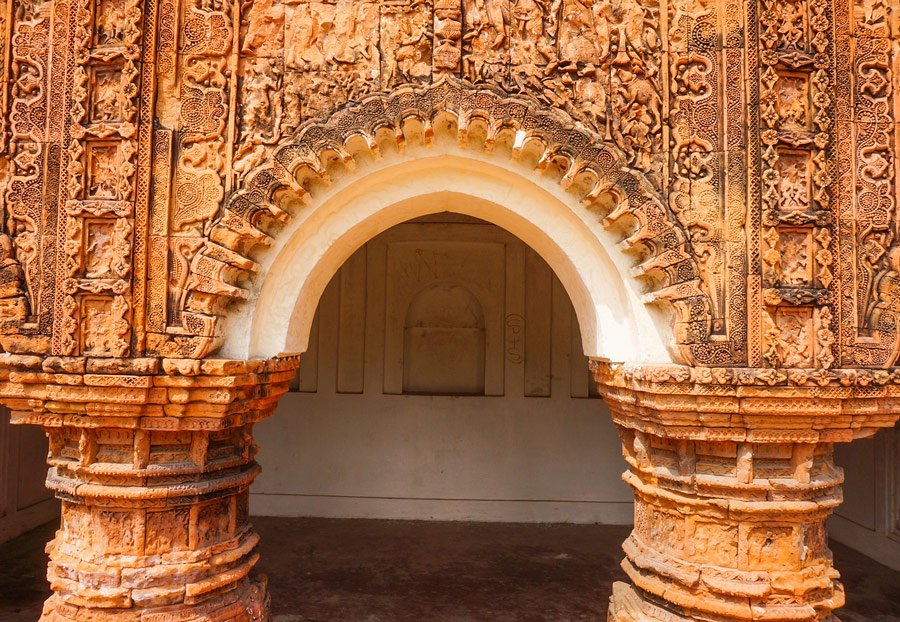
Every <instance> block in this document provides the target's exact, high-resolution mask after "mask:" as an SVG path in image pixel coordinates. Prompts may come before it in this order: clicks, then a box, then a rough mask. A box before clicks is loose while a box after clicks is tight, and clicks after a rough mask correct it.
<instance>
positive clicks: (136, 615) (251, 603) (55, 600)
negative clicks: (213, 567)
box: [41, 575, 271, 622]
mask: <svg viewBox="0 0 900 622" xmlns="http://www.w3.org/2000/svg"><path fill="white" fill-rule="evenodd" d="M270 601H271V598H270V596H269V591H268V580H267V578H266V576H265V575H257V576H255V577H253V578H252V579H245V580H243V581H241V582H240V584H239V585H238V586H237V587H234V588H233V589H230V590H228V591H227V592H223V593H219V594H216V595H214V596H211V597H209V598H208V599H206V600H203V601H202V602H200V603H197V604H193V605H185V604H179V605H176V606H160V607H151V606H148V607H142V608H135V607H129V608H108V609H98V608H97V607H94V606H79V605H77V604H74V603H72V602H70V601H67V600H66V599H65V598H64V597H62V596H60V595H58V594H54V595H53V596H51V597H50V598H49V599H48V600H47V601H46V602H45V603H44V609H43V612H42V614H41V622H269V620H271V616H270Z"/></svg>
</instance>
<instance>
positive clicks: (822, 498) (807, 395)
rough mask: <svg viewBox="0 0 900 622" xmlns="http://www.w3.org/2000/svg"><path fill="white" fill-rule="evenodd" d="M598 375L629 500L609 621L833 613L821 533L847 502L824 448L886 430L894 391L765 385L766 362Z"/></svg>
mask: <svg viewBox="0 0 900 622" xmlns="http://www.w3.org/2000/svg"><path fill="white" fill-rule="evenodd" d="M594 370H595V377H596V379H597V381H598V383H599V386H600V389H601V392H602V393H603V396H604V399H605V401H606V402H607V404H608V405H609V406H610V410H611V414H612V417H613V420H614V421H615V423H616V425H617V427H618V429H619V434H620V436H621V438H622V447H623V455H624V457H625V460H626V462H627V464H628V470H627V471H626V472H625V474H624V476H623V479H624V480H625V481H626V482H627V483H628V484H629V485H630V486H631V488H632V490H633V491H634V498H635V510H634V523H635V524H634V530H633V531H632V533H631V535H630V536H629V538H628V539H627V540H626V541H625V543H624V545H623V549H624V551H625V559H624V560H623V562H622V568H623V569H624V570H625V572H626V574H627V575H628V577H629V579H630V581H631V583H630V584H624V583H617V584H616V585H615V586H614V588H613V597H612V600H611V603H610V613H609V619H610V620H611V621H614V622H647V621H665V622H675V621H688V620H704V621H710V622H713V621H715V622H738V621H748V622H749V621H751V620H754V621H755V620H767V621H771V622H791V621H793V622H801V621H803V622H812V621H817V620H832V619H834V617H833V615H832V612H833V611H834V610H836V609H839V608H840V607H842V606H843V604H844V593H843V588H842V586H841V584H840V582H839V581H838V579H839V574H838V572H837V571H836V570H835V569H834V567H833V565H832V558H831V552H830V550H829V549H828V543H827V534H826V528H825V520H826V519H827V517H828V516H829V515H830V513H831V512H832V511H833V510H834V509H835V508H836V507H837V506H838V505H840V503H841V501H842V493H841V484H842V482H843V472H842V471H841V469H840V468H838V467H836V466H835V465H834V462H833V444H834V443H835V442H847V441H851V440H853V439H854V438H859V437H862V436H866V435H869V434H872V433H874V432H875V431H876V430H877V429H878V428H880V427H886V426H889V425H893V421H895V420H896V418H897V415H895V414H889V413H896V412H898V410H900V408H898V407H900V403H898V401H897V399H896V397H894V394H895V393H897V392H896V387H894V386H882V387H879V388H878V389H877V390H872V387H864V388H862V389H863V390H860V389H861V387H855V386H850V383H846V384H847V386H834V387H829V386H827V385H824V386H823V385H820V384H818V382H813V383H812V384H811V385H810V386H805V385H803V384H797V381H798V380H800V379H801V377H800V376H795V378H794V382H793V383H792V382H791V381H790V380H788V378H787V374H783V373H782V372H777V373H776V375H775V377H774V379H775V380H776V381H777V382H776V384H773V385H769V384H768V383H769V382H771V381H772V379H773V376H772V372H773V370H709V369H690V368H680V367H633V368H625V367H618V366H612V365H608V364H600V363H595V364H594ZM779 383H780V384H779ZM835 384H838V385H839V383H837V382H836V383H835ZM898 394H900V393H898Z"/></svg>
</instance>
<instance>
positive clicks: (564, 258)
mask: <svg viewBox="0 0 900 622" xmlns="http://www.w3.org/2000/svg"><path fill="white" fill-rule="evenodd" d="M446 211H449V212H456V213H460V214H464V215H467V216H472V217H475V218H479V219H481V220H484V221H487V222H490V223H492V224H495V225H497V226H499V227H501V228H503V229H505V230H507V231H508V232H510V233H511V234H513V235H515V236H516V237H518V238H519V239H521V240H522V241H523V242H524V243H526V244H527V245H529V246H530V247H531V248H532V249H534V250H535V251H536V252H537V253H538V254H539V255H541V256H542V257H543V258H544V260H545V261H546V262H547V263H548V264H549V265H550V267H551V268H552V269H553V270H554V272H555V273H556V274H557V276H558V278H559V279H560V281H561V283H562V284H563V286H564V287H565V289H566V291H567V293H568V295H569V297H570V298H571V300H572V303H573V305H574V307H575V311H576V315H577V318H578V322H579V325H580V329H581V334H582V345H583V348H584V352H585V354H587V355H588V356H593V357H599V358H605V359H609V360H614V361H634V362H671V361H672V359H673V356H672V354H671V352H670V350H669V347H668V346H670V345H671V338H670V334H671V329H670V327H669V322H668V320H667V318H666V317H664V316H663V314H662V313H660V312H659V311H658V310H654V309H651V308H650V307H648V306H647V305H645V304H644V301H643V299H642V295H643V293H642V292H641V291H640V288H641V284H640V283H639V282H638V281H636V280H635V279H633V278H631V277H630V272H629V271H630V270H631V265H630V263H629V262H630V258H629V257H628V256H626V255H624V254H622V253H610V252H609V251H608V249H609V248H614V247H615V245H616V243H617V240H616V238H615V235H614V234H613V233H611V232H608V231H606V230H605V229H604V228H603V226H602V225H601V223H600V222H599V218H598V217H597V215H596V213H595V212H592V211H590V210H587V209H583V210H580V212H576V211H575V210H573V209H572V208H571V207H570V206H569V205H567V204H566V203H565V196H564V194H563V191H562V190H559V189H557V188H554V187H553V186H552V185H550V184H541V183H539V181H537V180H532V179H529V178H527V177H525V176H523V175H522V174H521V171H517V170H515V168H514V167H513V166H512V165H509V164H507V165H504V164H503V163H497V162H495V161H490V160H487V159H485V158H481V157H476V156H475V154H473V153H470V152H464V151H460V152H458V153H453V152H449V153H443V154H437V155H434V154H432V155H427V154H426V155H424V156H421V155H420V156H419V157H412V158H410V159H407V160H401V161H386V162H383V163H381V165H380V166H375V167H372V168H370V169H368V170H367V172H366V174H365V175H354V176H353V178H352V181H350V182H349V183H347V184H346V185H343V186H340V187H336V188H334V189H333V190H331V191H330V192H329V195H328V196H327V197H324V198H323V199H322V200H321V201H317V204H316V207H315V209H312V210H308V211H301V212H300V213H298V215H297V217H296V218H294V219H293V220H292V221H291V222H290V223H288V225H287V226H286V227H285V228H284V229H283V230H282V231H281V232H280V233H279V235H278V236H277V237H276V238H275V240H274V242H273V244H272V245H271V247H270V248H269V249H268V250H266V251H264V252H262V253H261V254H260V257H259V264H260V269H259V274H258V277H257V279H258V282H259V294H258V297H257V298H256V300H255V301H254V302H253V304H245V305H243V306H242V308H240V309H239V310H237V312H235V313H231V314H230V315H228V316H227V324H226V326H225V331H224V333H225V341H224V344H223V353H224V354H225V355H227V356H234V357H241V358H243V357H247V356H249V357H270V356H274V355H277V354H288V353H300V352H303V351H305V350H306V348H307V343H308V339H309V331H310V328H311V325H312V321H313V317H314V314H315V310H316V307H317V305H318V302H319V299H320V297H321V294H322V292H323V291H324V289H325V286H326V285H327V284H328V282H329V281H330V279H331V277H332V276H333V275H334V274H335V273H336V272H337V270H338V269H339V268H340V266H341V265H342V264H343V263H344V262H345V261H346V260H347V259H348V258H349V257H350V255H352V254H353V252H354V251H355V250H356V249H358V248H359V247H360V246H362V245H363V244H364V243H366V242H367V241H368V240H370V239H372V238H373V237H375V236H376V235H378V234H379V233H381V232H383V231H386V230H387V229H389V228H391V227H393V226H394V225H397V224H400V223H402V222H405V221H407V220H411V219H414V218H418V217H421V216H426V215H429V214H434V213H439V212H446Z"/></svg>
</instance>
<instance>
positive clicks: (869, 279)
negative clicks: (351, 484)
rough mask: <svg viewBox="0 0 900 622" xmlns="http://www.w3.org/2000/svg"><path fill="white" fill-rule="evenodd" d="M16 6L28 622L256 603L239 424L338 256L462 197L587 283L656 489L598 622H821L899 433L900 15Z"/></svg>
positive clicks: (290, 366) (5, 386)
mask: <svg viewBox="0 0 900 622" xmlns="http://www.w3.org/2000/svg"><path fill="white" fill-rule="evenodd" d="M0 20H2V21H0V39H2V46H0V49H2V54H3V55H2V65H0V73H2V83H3V84H4V85H5V88H4V89H3V91H2V94H0V112H2V114H0V119H2V126H0V129H2V134H0V165H2V169H0V186H2V191H0V214H2V218H0V221H2V222H0V231H2V233H0V349H2V352H3V353H2V354H0V402H2V404H3V405H5V406H7V407H8V408H9V409H10V410H11V412H12V420H13V422H14V423H17V424H27V425H32V426H40V427H41V428H43V430H44V432H45V433H46V435H47V436H48V438H49V444H50V450H49V457H48V462H49V474H48V477H47V486H48V487H49V488H50V489H51V490H52V491H53V492H54V493H55V495H56V496H57V497H58V498H59V499H60V500H61V503H62V521H61V527H60V529H59V531H58V532H57V535H56V538H55V540H54V541H53V542H52V543H51V544H50V546H49V549H48V550H49V552H50V567H49V579H50V582H51V585H52V588H53V591H54V595H53V596H52V597H51V598H50V600H49V601H48V602H47V603H46V606H45V609H44V617H43V619H44V620H47V621H51V620H53V621H56V620H68V621H86V620H91V621H98V622H99V621H104V622H119V621H121V622H126V621H127V622H131V621H138V620H140V621H141V622H188V621H190V620H204V621H209V622H219V621H223V622H224V621H226V620H229V621H230V620H238V621H245V620H264V619H267V617H268V607H269V598H268V593H267V586H266V581H265V579H262V578H260V577H257V576H256V575H255V574H254V565H255V564H256V562H257V559H258V555H257V553H256V545H257V541H258V536H257V535H256V534H255V532H254V530H253V527H252V525H251V523H250V521H249V519H248V516H249V509H248V499H249V487H250V484H251V483H252V482H253V480H254V478H255V477H256V476H257V474H258V472H259V467H258V465H257V464H256V462H255V460H254V456H255V454H256V451H257V447H256V444H255V443H254V437H253V426H254V424H255V423H257V422H259V421H261V420H262V419H264V418H266V417H267V416H269V415H270V414H271V413H272V412H273V411H274V409H275V407H276V404H277V402H278V400H279V397H281V396H282V395H283V394H284V393H285V392H286V391H287V390H288V388H289V383H290V382H291V379H292V378H293V377H294V375H295V373H296V371H297V369H298V367H300V365H301V356H300V355H301V354H302V353H303V352H304V351H306V349H307V346H308V341H309V334H310V327H311V323H312V319H313V316H314V313H315V309H316V306H317V304H318V301H319V298H320V296H321V294H322V292H323V290H324V289H325V286H326V284H327V283H328V282H329V280H330V279H331V277H332V276H333V275H334V274H335V272H336V271H337V270H338V269H339V268H340V266H341V265H342V264H343V263H344V261H345V260H347V259H348V258H349V257H350V256H351V255H352V254H353V253H354V251H356V250H357V249H358V248H360V247H361V246H362V245H363V244H365V243H366V242H367V241H368V240H370V239H372V238H373V237H375V236H376V235H378V234H380V233H381V232H383V231H386V230H387V229H389V228H390V227H392V226H395V225H397V224H399V223H402V222H405V221H408V220H410V219H415V218H420V217H423V216H426V215H428V214H434V213H438V212H443V211H453V212H457V213H460V214H463V215H465V216H469V217H474V218H478V219H481V220H485V221H488V222H490V223H493V224H495V225H498V226H500V227H502V228H503V229H505V230H506V231H507V232H509V233H510V234H512V235H514V236H516V237H517V238H518V239H520V240H521V241H523V242H524V243H525V244H527V245H528V246H529V247H530V248H531V249H533V250H534V251H535V252H536V253H538V254H539V255H540V256H541V257H542V258H543V260H545V261H546V262H547V264H548V265H549V266H550V267H551V268H552V270H553V271H554V273H555V274H556V275H557V277H558V278H559V280H560V282H561V283H562V285H563V286H564V287H565V290H566V292H567V293H568V295H569V297H570V298H571V300H572V305H573V307H574V310H575V314H576V316H577V321H578V325H579V327H580V332H581V339H582V345H583V349H584V353H585V354H586V355H588V356H589V357H590V369H591V372H592V375H593V379H594V381H595V382H596V386H597V389H598V390H599V392H600V394H601V395H602V397H603V399H604V400H605V402H606V404H607V405H608V407H609V409H610V412H611V414H612V418H613V421H614V423H615V426H616V427H617V429H618V431H619V435H620V437H621V442H622V449H623V455H624V459H625V464H624V468H627V470H626V471H625V475H624V478H625V481H626V482H627V483H628V485H629V486H630V487H631V488H632V489H633V492H634V499H635V506H634V507H635V510H634V531H633V532H632V535H631V536H630V537H629V538H628V540H627V541H626V542H625V543H624V561H623V562H622V563H623V567H624V569H625V571H626V572H627V575H628V577H629V578H630V583H628V584H625V583H621V584H616V585H615V587H614V595H613V598H612V602H611V607H610V620H615V621H617V622H626V621H634V622H637V621H644V620H650V621H665V622H674V621H683V620H705V621H719V622H724V621H728V622H732V621H744V620H746V621H750V620H765V621H771V622H779V621H783V622H787V621H811V620H834V619H836V617H835V616H834V614H833V613H832V612H834V611H836V610H838V609H839V608H840V607H841V605H842V603H843V600H844V595H843V590H842V587H841V584H840V582H839V580H838V573H837V571H836V570H835V569H834V568H833V567H832V563H831V555H830V552H829V549H828V546H827V536H826V530H825V520H826V518H827V517H828V516H829V514H830V513H831V512H832V511H833V510H834V509H835V508H836V507H837V506H838V505H839V504H840V503H841V501H842V490H841V485H842V482H843V473H842V470H841V469H840V468H839V467H838V466H836V465H835V462H834V460H833V450H834V447H835V445H836V444H839V443H851V442H853V441H854V440H856V439H860V438H865V437H868V436H871V435H874V434H875V433H876V432H877V431H878V430H879V429H881V428H886V427H892V426H893V425H894V423H895V421H896V420H897V419H898V417H900V371H898V369H897V368H896V367H895V365H896V364H897V361H898V356H900V240H898V237H897V236H898V233H900V231H898V227H900V215H898V211H897V201H898V199H900V184H898V173H900V164H898V140H900V95H898V87H900V77H898V76H900V5H898V4H897V3H896V2H895V1H893V0H643V1H638V0H619V1H613V2H607V1H599V0H596V1H593V2H591V1H589V0H250V1H248V2H233V1H231V0H158V1H156V0H0ZM507 328H508V329H509V330H515V326H514V325H509V326H508V327H507ZM448 364H449V362H448ZM601 415H602V413H599V412H598V416H601ZM602 416H605V415H602Z"/></svg>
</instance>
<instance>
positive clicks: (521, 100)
mask: <svg viewBox="0 0 900 622" xmlns="http://www.w3.org/2000/svg"><path fill="white" fill-rule="evenodd" d="M441 115H448V116H449V117H450V118H451V119H452V120H453V121H454V122H455V124H456V132H457V134H458V139H459V142H460V143H461V144H462V143H465V142H467V141H468V139H469V130H470V128H471V127H472V126H473V123H481V124H483V125H484V126H485V128H486V131H485V135H484V137H483V138H484V139H483V142H482V144H481V148H482V149H483V150H484V151H485V152H490V151H492V149H493V146H494V141H495V140H496V138H497V137H498V136H499V135H500V134H501V133H502V132H505V131H512V132H514V133H515V145H514V147H513V153H512V157H513V158H515V157H516V155H517V151H516V150H517V149H521V148H522V147H523V146H524V145H525V144H527V143H530V142H532V141H534V140H537V141H538V142H539V144H540V153H541V155H540V157H539V158H538V160H537V163H536V165H535V168H537V169H541V168H544V167H546V166H547V165H548V164H549V163H550V162H551V161H552V162H563V163H564V164H563V165H562V167H561V168H562V169H563V170H564V171H565V173H564V174H563V175H562V176H561V178H560V179H559V184H560V185H561V186H562V187H563V188H564V189H567V188H569V187H571V186H572V184H574V183H575V181H576V180H577V179H582V178H584V176H589V177H590V179H591V180H592V181H591V183H590V189H589V190H588V191H587V192H585V193H584V195H583V196H582V197H581V199H580V204H581V206H583V207H587V208H591V207H593V206H594V205H595V204H597V203H598V201H600V200H601V197H603V196H604V195H606V194H611V195H613V196H614V197H615V198H616V204H615V207H614V208H613V209H612V211H610V212H609V213H608V214H606V216H605V217H603V219H602V221H601V222H602V224H603V225H604V227H612V226H614V225H615V224H616V223H617V222H618V221H621V220H622V219H623V218H624V217H626V216H628V217H630V218H631V219H632V220H633V222H634V230H633V231H632V232H631V233H630V234H629V235H628V236H627V237H626V238H625V239H624V240H622V241H621V242H620V243H619V247H620V249H621V250H622V251H626V250H628V249H631V248H634V247H636V246H638V245H642V246H643V247H645V248H646V252H645V253H644V255H645V257H646V258H645V259H644V260H643V261H642V262H641V263H640V264H639V265H637V266H635V267H634V268H632V270H631V273H632V276H634V277H636V278H637V277H641V276H645V275H649V274H651V273H652V274H653V275H654V276H655V277H656V279H655V282H656V285H657V286H656V287H655V289H654V290H653V291H652V292H651V293H649V294H646V295H645V296H644V298H643V300H644V302H645V303H647V304H656V303H668V304H669V305H671V308H672V309H673V310H674V321H673V335H674V336H673V340H674V345H675V346H676V347H677V350H678V353H679V355H680V356H679V357H678V358H680V359H681V362H684V363H686V364H692V363H693V362H694V361H695V357H694V356H693V355H692V349H693V347H694V346H702V347H708V345H709V344H708V340H709V334H710V324H711V313H710V308H711V306H710V301H709V298H708V296H707V295H706V294H705V292H704V291H703V289H702V286H701V281H700V278H699V274H700V272H699V268H698V265H697V262H696V260H695V258H694V256H693V254H692V252H691V248H690V241H689V238H688V236H687V235H686V233H685V231H684V230H683V228H682V227H681V225H680V223H679V222H678V220H677V218H676V217H675V215H674V214H673V213H672V212H671V211H670V210H669V209H668V208H667V207H666V205H665V203H664V201H663V200H662V199H661V198H660V197H659V194H658V192H657V191H656V190H655V189H654V188H653V187H652V185H651V184H650V182H649V181H648V180H647V179H646V177H645V176H644V175H643V173H641V172H639V171H636V170H634V169H632V168H630V167H628V166H627V164H626V158H625V157H624V155H623V154H622V152H621V151H620V150H619V149H618V148H617V147H616V146H615V145H614V144H612V143H610V142H608V141H604V140H603V139H601V138H600V137H599V136H597V135H596V134H595V133H593V132H591V131H590V130H587V129H586V128H584V127H581V126H580V125H579V124H577V123H575V122H574V121H573V120H572V119H571V118H569V117H568V116H567V115H566V114H565V113H563V112H561V111H558V110H546V109H541V108H540V106H539V104H537V102H535V101H532V100H530V99H529V98H527V97H525V96H522V95H515V96H511V95H508V94H506V93H504V92H502V91H500V90H499V89H492V88H485V87H477V88H476V87H473V86H471V85H468V84H466V83H464V82H461V81H458V80H455V79H449V78H445V79H442V80H441V81H439V82H436V83H434V84H432V85H429V86H424V87H419V88H415V87H412V86H409V85H406V86H403V87H400V88H398V89H396V90H395V91H392V92H390V93H385V94H375V95H371V96H368V97H366V98H365V99H363V100H361V101H359V102H358V103H351V104H349V105H347V106H346V107H344V108H342V109H340V110H338V111H336V112H335V113H334V114H333V115H332V116H331V117H330V119H328V120H327V121H309V122H306V123H304V125H303V126H301V128H300V129H299V130H298V131H297V134H296V136H295V138H294V139H293V140H291V141H289V142H287V143H286V144H283V145H281V146H279V147H276V149H275V150H274V152H273V153H272V155H271V156H270V157H269V158H268V159H267V160H266V161H264V162H263V163H262V164H260V165H259V166H257V167H256V168H255V169H253V170H252V171H250V173H248V174H247V176H246V177H245V178H244V182H243V184H242V185H241V186H240V187H239V189H238V190H237V191H235V192H234V193H233V194H232V195H231V196H230V197H228V198H227V199H226V201H225V204H224V207H223V210H222V212H221V214H220V215H219V216H218V217H217V218H216V219H215V220H214V222H213V224H212V226H211V227H210V230H209V232H208V234H207V235H206V237H205V240H204V242H203V246H202V247H201V248H200V249H199V251H198V252H197V253H196V254H195V255H194V257H193V259H192V260H191V263H190V269H189V273H188V275H187V278H186V280H185V289H184V292H182V295H181V296H180V297H179V299H180V304H179V307H180V308H179V311H180V318H181V327H180V330H179V331H177V334H172V335H169V336H168V338H167V340H166V341H165V342H163V343H161V344H159V346H158V349H159V350H160V354H162V355H164V356H169V357H183V358H205V357H207V356H209V355H210V354H212V353H213V352H215V350H216V349H217V348H218V347H219V346H220V345H221V344H220V342H219V340H218V334H217V328H218V327H219V326H220V324H221V322H220V320H221V319H222V317H224V316H225V315H226V314H227V313H228V312H229V307H230V306H231V305H232V304H233V303H236V302H241V301H247V300H249V299H251V298H252V297H253V293H254V291H253V287H254V286H253V285H252V279H251V277H252V275H254V274H255V273H257V272H258V271H259V268H260V266H259V264H258V263H257V262H256V261H255V260H254V254H255V249H257V248H259V247H265V246H268V245H271V243H272V242H273V240H274V236H277V233H276V232H274V231H273V229H274V228H275V227H274V226H273V223H279V224H282V225H283V224H285V223H287V222H288V221H290V219H291V214H290V213H289V211H287V210H285V209H283V208H282V206H281V205H279V199H278V198H276V195H279V193H283V192H287V193H288V196H291V197H292V198H294V199H296V200H298V201H299V202H300V203H302V204H303V205H305V206H306V207H304V208H303V209H310V207H309V206H310V205H312V204H314V202H315V200H316V197H315V194H316V191H315V190H314V189H307V188H306V187H304V186H303V185H302V184H301V183H300V182H298V177H297V175H298V173H299V172H301V170H303V169H306V172H307V174H308V175H309V176H310V177H309V178H311V179H316V180H318V181H319V182H324V183H327V182H328V180H329V175H328V172H327V170H326V165H325V163H324V162H325V159H326V158H325V157H324V156H325V155H326V154H333V155H336V156H337V158H338V159H339V160H340V162H341V163H342V164H343V165H345V166H346V167H348V168H351V169H352V168H354V167H355V160H354V156H353V155H352V154H351V153H350V150H349V149H348V143H349V142H350V141H351V140H354V139H356V138H361V139H362V140H363V141H364V142H365V145H366V146H367V148H368V150H369V151H370V152H371V154H372V155H373V156H374V157H376V158H377V157H380V154H379V150H380V149H379V143H378V140H377V138H376V134H378V133H381V134H384V132H385V131H386V132H387V133H388V135H389V136H391V137H392V139H393V140H395V141H396V143H397V146H398V149H401V150H402V149H403V148H404V146H405V142H406V138H407V137H406V135H405V133H404V127H405V125H406V124H407V122H408V121H411V120H415V121H418V122H419V123H420V124H421V127H422V128H423V130H424V140H425V142H426V144H427V143H428V141H429V139H430V137H431V135H432V134H433V124H434V122H435V120H436V119H438V118H439V117H440V116H441ZM247 283H251V285H249V286H248V285H247Z"/></svg>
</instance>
